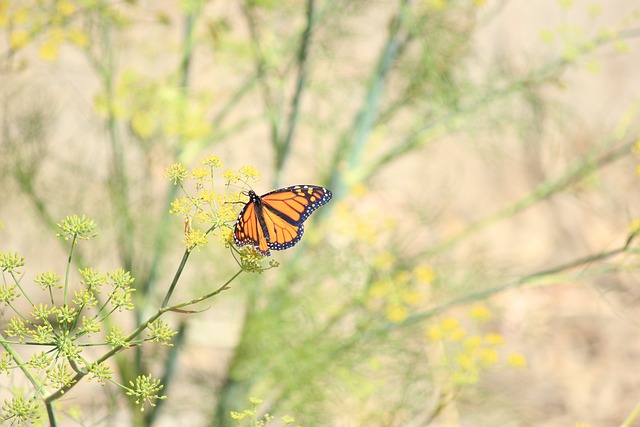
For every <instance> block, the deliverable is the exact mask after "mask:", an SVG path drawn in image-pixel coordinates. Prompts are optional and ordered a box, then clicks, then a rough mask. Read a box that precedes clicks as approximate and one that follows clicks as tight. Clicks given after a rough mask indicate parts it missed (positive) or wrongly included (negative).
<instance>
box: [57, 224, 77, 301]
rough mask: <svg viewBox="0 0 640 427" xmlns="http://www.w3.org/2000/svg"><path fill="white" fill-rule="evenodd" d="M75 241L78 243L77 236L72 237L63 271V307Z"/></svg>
mask: <svg viewBox="0 0 640 427" xmlns="http://www.w3.org/2000/svg"><path fill="white" fill-rule="evenodd" d="M77 241H78V236H76V235H74V236H73V239H72V240H71V248H69V258H68V259H67V266H66V267H65V271H64V289H63V291H62V304H63V306H67V305H68V300H67V294H68V291H69V274H70V272H71V263H72V262H73V250H74V249H75V247H76V242H77ZM52 303H53V302H52Z"/></svg>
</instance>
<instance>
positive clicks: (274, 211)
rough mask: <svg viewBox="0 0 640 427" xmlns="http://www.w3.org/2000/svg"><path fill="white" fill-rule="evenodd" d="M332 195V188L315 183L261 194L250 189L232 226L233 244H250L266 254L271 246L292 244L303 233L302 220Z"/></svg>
mask: <svg viewBox="0 0 640 427" xmlns="http://www.w3.org/2000/svg"><path fill="white" fill-rule="evenodd" d="M331 196H332V194H331V191H329V190H328V189H326V188H324V187H318V186H315V185H294V186H292V187H286V188H281V189H279V190H274V191H271V192H269V193H267V194H264V195H262V196H260V197H258V195H256V193H254V192H253V191H249V202H247V204H246V205H245V206H244V208H243V209H242V211H241V212H240V215H239V216H238V220H237V221H236V226H235V229H234V240H235V242H236V245H238V246H245V245H253V246H255V247H256V250H257V251H258V252H260V253H261V254H263V255H265V256H269V255H270V252H269V250H270V249H273V250H276V251H280V250H284V249H287V248H290V247H292V246H294V245H295V244H296V243H298V242H299V241H300V239H301V238H302V235H303V234H304V226H303V222H304V221H305V220H306V219H307V218H308V217H309V215H311V213H312V212H313V211H315V210H316V209H318V208H319V207H320V206H322V205H324V204H326V203H327V202H328V201H329V200H331Z"/></svg>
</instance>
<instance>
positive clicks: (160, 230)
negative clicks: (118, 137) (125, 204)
mask: <svg viewBox="0 0 640 427" xmlns="http://www.w3.org/2000/svg"><path fill="white" fill-rule="evenodd" d="M198 16H199V14H198V13H197V11H196V12H193V13H189V14H187V15H186V16H185V24H184V36H183V37H184V38H183V43H182V59H181V61H180V68H179V75H180V78H179V83H178V84H179V87H180V88H182V89H183V90H184V91H185V96H186V91H187V89H188V87H189V76H190V70H191V62H192V57H193V50H194V46H195V27H196V18H197V17H198ZM182 152H183V144H182V141H181V140H178V141H177V144H176V149H175V152H174V157H175V158H176V159H179V158H180V157H181V153H182ZM177 192H178V188H177V186H175V185H173V186H170V187H169V190H168V191H167V195H166V197H165V203H164V206H169V205H170V204H171V202H172V201H173V200H174V199H175V198H176V194H177ZM170 219H171V216H170V215H169V213H168V212H166V211H165V212H163V213H162V216H161V218H160V223H159V224H158V227H157V231H156V235H155V243H154V245H153V248H154V249H153V254H152V256H151V266H150V268H149V272H148V274H147V278H146V280H144V281H143V283H142V285H141V289H139V291H140V293H141V295H142V296H143V298H142V299H143V300H147V298H146V297H147V295H149V294H150V293H151V292H152V291H153V289H154V286H155V284H156V277H157V275H158V269H159V267H160V264H161V263H162V257H163V255H164V252H165V249H166V246H167V245H166V243H167V237H168V236H169V235H170V233H169V232H168V230H169V227H170V224H171V222H170ZM137 314H139V313H138V312H137ZM136 320H140V319H139V318H137V319H136Z"/></svg>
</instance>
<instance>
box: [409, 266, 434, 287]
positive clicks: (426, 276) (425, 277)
mask: <svg viewBox="0 0 640 427" xmlns="http://www.w3.org/2000/svg"><path fill="white" fill-rule="evenodd" d="M413 275H414V276H415V278H416V279H417V280H418V281H419V282H421V283H425V284H429V283H432V282H433V280H434V279H435V278H436V273H435V271H433V268H431V267H429V266H426V265H418V266H417V267H415V268H414V269H413Z"/></svg>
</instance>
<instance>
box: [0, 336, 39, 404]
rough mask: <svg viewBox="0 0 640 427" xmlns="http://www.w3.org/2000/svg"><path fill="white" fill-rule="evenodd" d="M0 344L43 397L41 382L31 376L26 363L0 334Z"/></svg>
mask: <svg viewBox="0 0 640 427" xmlns="http://www.w3.org/2000/svg"><path fill="white" fill-rule="evenodd" d="M0 345H2V347H4V349H5V350H6V352H7V353H9V355H10V356H11V359H13V361H14V362H15V364H16V366H17V367H18V368H20V370H21V371H22V373H23V374H24V375H25V376H26V377H27V379H28V380H29V382H30V383H31V384H33V386H34V387H35V389H36V390H37V391H38V393H39V394H40V395H41V396H43V397H44V393H43V391H42V384H40V382H39V381H38V380H37V379H36V377H34V376H33V374H32V373H31V371H29V369H27V364H26V363H24V361H23V360H22V358H21V357H20V355H19V354H18V353H16V351H15V350H14V349H13V347H12V346H11V343H10V342H9V341H7V340H6V339H5V338H4V336H3V335H0Z"/></svg>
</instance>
